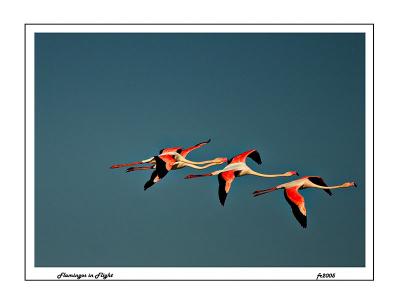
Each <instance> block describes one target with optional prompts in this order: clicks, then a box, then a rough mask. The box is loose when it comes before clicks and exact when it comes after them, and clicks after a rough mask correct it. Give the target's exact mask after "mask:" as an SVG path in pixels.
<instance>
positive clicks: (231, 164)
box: [185, 149, 298, 206]
mask: <svg viewBox="0 0 400 300" xmlns="http://www.w3.org/2000/svg"><path fill="white" fill-rule="evenodd" d="M247 157H250V158H251V159H253V160H254V161H255V162H256V163H258V164H261V163H262V162H261V157H260V154H259V153H258V151H257V150H255V149H252V150H248V151H246V152H243V153H241V154H238V155H236V156H234V157H233V158H231V159H230V160H228V165H227V166H226V167H225V168H223V169H222V170H218V171H214V172H212V173H208V174H200V175H188V176H186V177H185V179H191V178H197V177H204V176H216V175H218V183H219V187H218V196H219V201H220V203H221V205H222V206H224V205H225V200H226V198H227V196H228V193H229V191H230V188H231V186H232V182H233V181H234V179H235V178H236V177H241V176H245V175H254V176H260V177H279V176H292V175H296V174H298V173H297V172H295V171H289V172H286V173H285V174H275V175H268V174H261V173H257V172H255V171H253V170H252V169H250V168H249V167H248V166H247V165H246V159H247Z"/></svg>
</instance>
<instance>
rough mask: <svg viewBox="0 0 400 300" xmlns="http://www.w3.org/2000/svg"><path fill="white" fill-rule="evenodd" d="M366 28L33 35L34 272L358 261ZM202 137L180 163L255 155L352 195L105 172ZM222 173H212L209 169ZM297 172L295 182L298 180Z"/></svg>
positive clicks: (258, 182) (268, 167)
mask: <svg viewBox="0 0 400 300" xmlns="http://www.w3.org/2000/svg"><path fill="white" fill-rule="evenodd" d="M364 46H365V39H364V35H363V34H350V33H341V34H327V33H324V34H50V33H49V34H46V33H43V34H37V35H36V40H35V118H36V119H35V264H36V266H364V264H365V216H364V214H365V191H364V188H365V185H364V182H365V181H364V180H365V167H364V162H365V151H364V149H365V126H364V122H365V117H364V114H365V103H364V102H365V99H364V98H365V93H364V87H365V82H364V76H365V69H364V62H365V50H364ZM208 138H211V139H212V141H211V143H210V144H208V145H207V146H205V147H203V148H201V149H199V150H196V151H193V152H192V153H190V154H189V156H188V158H189V159H193V160H205V159H209V158H214V157H217V156H219V157H220V156H227V157H232V156H234V155H236V154H238V153H241V152H243V151H246V150H248V149H258V151H259V153H260V155H261V158H262V160H263V164H262V165H260V166H259V165H257V164H256V163H254V162H253V161H251V160H249V161H248V165H249V166H250V167H252V168H253V169H254V170H256V171H259V172H264V173H281V172H285V171H288V170H297V171H298V172H299V173H300V175H320V176H322V177H323V178H324V179H325V181H326V182H327V184H329V185H335V184H340V183H343V182H345V181H350V180H355V181H356V182H357V184H358V188H357V189H343V190H334V191H333V193H334V195H333V196H332V197H329V196H328V195H327V194H326V193H324V192H323V191H321V190H314V189H308V190H304V191H302V192H301V193H302V194H303V195H304V197H305V199H306V207H307V213H308V228H307V229H303V228H302V227H301V226H300V225H299V224H298V223H297V221H296V220H295V218H294V217H293V215H292V212H291V209H290V207H289V205H288V204H287V203H286V200H285V199H284V197H283V193H282V192H281V191H277V192H274V193H271V194H268V195H265V196H260V197H257V198H253V197H252V195H251V193H252V192H253V191H254V190H256V189H261V188H268V187H272V186H274V185H276V184H279V183H282V182H286V181H288V180H291V178H289V179H288V178H277V179H266V178H258V177H253V176H246V177H241V178H238V179H236V180H235V182H234V184H233V186H232V188H231V192H230V194H229V195H228V198H227V200H226V203H225V207H222V206H221V205H220V204H219V200H218V180H217V178H215V177H208V178H200V179H193V180H184V179H183V177H184V176H185V175H187V174H189V173H194V174H196V173H201V171H200V172H199V171H197V170H192V169H182V170H178V171H173V172H170V174H168V175H167V176H166V177H165V178H164V179H163V180H162V181H161V182H160V183H158V184H156V185H155V186H153V187H152V188H150V189H149V190H147V191H144V190H143V185H144V183H145V182H146V181H147V180H148V178H149V177H150V174H151V171H142V172H133V173H128V174H127V173H124V170H123V169H119V170H110V169H109V166H110V165H112V164H114V163H123V162H130V161H136V160H141V159H144V158H148V157H150V156H152V155H155V154H157V153H158V151H159V150H160V149H161V148H164V147H167V146H183V147H187V146H191V145H193V144H196V143H198V142H200V141H203V140H206V139H208ZM219 167H221V166H216V167H213V168H210V169H208V170H203V171H204V172H208V171H211V170H216V169H218V168H219ZM293 179H295V178H293Z"/></svg>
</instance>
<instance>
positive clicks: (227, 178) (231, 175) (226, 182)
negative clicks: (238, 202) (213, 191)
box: [218, 171, 235, 206]
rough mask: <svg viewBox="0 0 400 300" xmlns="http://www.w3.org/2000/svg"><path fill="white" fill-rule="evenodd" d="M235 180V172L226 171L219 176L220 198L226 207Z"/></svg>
mask: <svg viewBox="0 0 400 300" xmlns="http://www.w3.org/2000/svg"><path fill="white" fill-rule="evenodd" d="M234 179H235V171H226V172H222V173H219V174H218V183H219V188H218V196H219V202H221V205H222V206H224V204H225V200H226V197H227V196H228V193H229V190H230V189H231V185H232V182H233V180H234Z"/></svg>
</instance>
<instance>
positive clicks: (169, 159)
mask: <svg viewBox="0 0 400 300" xmlns="http://www.w3.org/2000/svg"><path fill="white" fill-rule="evenodd" d="M154 159H155V160H156V170H155V171H154V172H153V173H152V174H151V177H150V179H149V181H147V182H146V183H145V184H144V190H147V189H148V188H149V187H151V186H153V185H154V184H156V183H157V182H159V181H160V180H161V179H162V178H164V177H165V175H167V174H168V172H169V171H170V170H171V169H172V166H173V165H174V163H175V162H176V160H175V159H174V157H173V156H172V155H162V156H154Z"/></svg>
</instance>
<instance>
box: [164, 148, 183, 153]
mask: <svg viewBox="0 0 400 300" xmlns="http://www.w3.org/2000/svg"><path fill="white" fill-rule="evenodd" d="M180 151H182V147H170V148H164V149H161V150H160V154H164V153H168V152H178V153H179V152H180Z"/></svg>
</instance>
